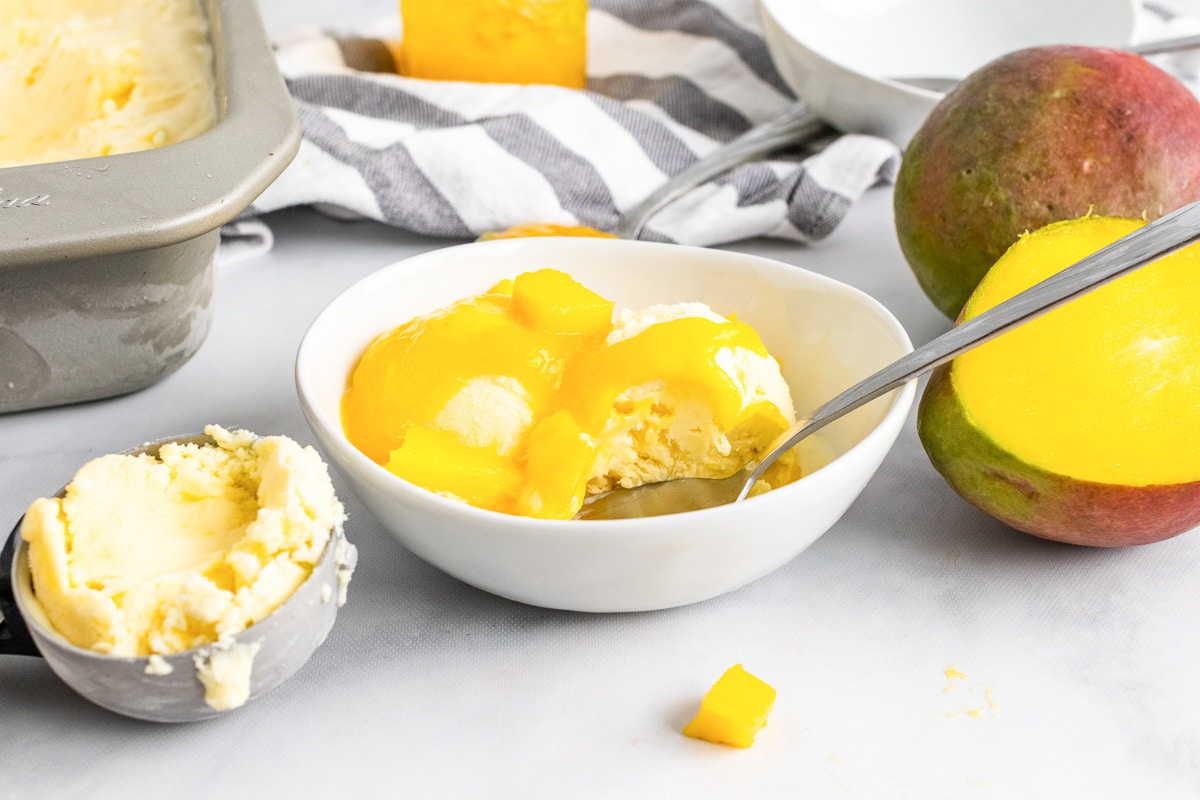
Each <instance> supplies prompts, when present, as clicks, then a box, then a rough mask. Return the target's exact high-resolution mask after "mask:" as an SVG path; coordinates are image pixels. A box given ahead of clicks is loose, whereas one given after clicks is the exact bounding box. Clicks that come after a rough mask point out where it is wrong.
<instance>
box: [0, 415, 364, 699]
mask: <svg viewBox="0 0 1200 800" xmlns="http://www.w3.org/2000/svg"><path fill="white" fill-rule="evenodd" d="M168 442H180V443H192V444H211V443H212V442H213V440H212V439H211V438H209V437H208V436H205V435H194V436H179V437H173V438H170V439H163V440H160V441H156V442H150V443H147V444H144V445H142V446H140V447H137V448H134V449H132V450H127V451H125V454H126V455H137V454H140V453H146V454H149V455H155V454H157V453H158V449H159V448H160V447H161V446H163V445H164V444H167V443H168ZM64 492H65V489H64V490H63V491H62V492H59V495H60V496H61V495H62V494H63V493H64ZM20 529H21V523H20V522H18V523H17V526H16V528H15V529H14V530H13V532H12V534H11V535H10V536H9V538H8V541H7V542H6V543H5V546H4V549H3V552H2V553H0V566H2V568H3V573H2V574H0V612H2V613H3V616H4V619H3V621H2V622H0V655H3V654H10V655H34V656H37V655H40V656H43V657H44V658H45V659H46V661H47V662H48V663H49V665H50V667H51V669H53V670H54V672H55V673H57V674H58V676H59V677H60V678H62V679H63V681H64V682H65V683H66V684H67V685H69V686H70V687H71V688H72V689H74V690H75V691H77V692H78V693H79V694H81V695H83V696H84V697H86V698H87V699H88V700H91V701H92V702H93V703H96V704H97V705H100V706H103V707H104V708H107V709H110V710H112V711H116V712H117V713H120V714H124V715H126V716H129V717H135V718H138V719H145V720H151V721H155V722H192V721H196V720H201V719H206V718H209V717H214V716H217V715H218V714H221V713H224V712H222V711H219V710H217V709H214V708H212V707H210V706H209V705H208V704H207V703H206V701H205V691H204V686H203V685H202V684H201V683H200V681H199V680H198V678H197V672H196V670H197V659H201V660H203V659H205V658H207V657H209V656H211V654H212V652H213V649H212V648H211V647H198V648H194V649H192V650H186V651H183V652H180V653H169V654H165V655H162V656H159V657H156V658H155V659H154V661H153V662H152V661H151V659H150V658H148V657H124V656H110V655H105V654H102V653H97V652H94V651H91V650H85V649H83V648H80V647H76V646H75V645H73V644H70V643H69V642H67V641H66V639H64V638H63V637H61V636H60V635H58V634H57V633H56V632H55V631H54V630H53V628H52V627H51V625H50V623H49V621H48V620H46V619H45V617H44V613H43V612H42V611H41V608H40V605H39V604H38V603H37V600H36V592H35V588H36V587H33V586H32V582H31V578H30V573H29V559H28V549H27V547H26V545H25V542H24V541H22V540H21V535H20ZM341 541H342V535H341V533H340V532H335V535H334V536H332V537H330V541H329V544H328V546H327V547H326V548H325V552H324V553H323V554H322V556H321V559H320V560H319V561H318V562H317V564H316V565H315V566H314V567H313V571H312V574H311V575H310V576H309V577H308V580H306V581H305V582H304V583H303V584H301V586H300V587H299V588H298V589H297V590H296V591H295V593H294V594H292V596H291V597H290V598H288V600H287V601H286V602H284V603H283V605H281V606H279V607H278V608H276V609H275V610H274V611H273V612H271V613H270V614H269V615H268V616H267V617H266V618H265V619H261V620H258V621H257V622H255V623H254V625H252V626H250V627H249V628H246V629H245V630H243V631H242V632H240V633H238V634H236V635H234V636H233V637H231V640H230V641H229V642H223V643H221V646H220V648H219V649H228V648H229V647H237V646H250V647H254V646H257V651H256V652H255V653H254V657H253V666H252V670H251V674H250V699H251V700H252V699H254V697H256V696H259V695H263V694H266V693H267V692H269V691H270V690H271V689H273V688H275V687H276V686H278V685H279V684H280V683H282V682H283V681H284V680H286V679H287V678H288V677H290V676H291V675H292V674H293V673H295V672H296V670H298V669H299V668H300V667H301V666H303V665H304V663H305V662H306V661H307V660H308V658H309V656H311V655H312V653H313V651H314V650H316V648H317V646H318V645H320V644H321V642H322V641H324V639H325V636H326V635H327V634H328V633H329V630H330V628H331V627H332V626H333V622H334V618H335V616H336V614H337V606H338V603H337V598H338V585H339V584H338V570H339V568H341V567H342V566H343V564H344V562H345V561H346V560H351V561H352V558H353V556H352V555H349V556H348V555H347V551H349V552H350V553H352V552H353V549H352V548H348V547H346V548H340V547H339V543H340V542H341ZM349 566H350V568H352V567H353V564H352V563H351V564H350V565H349Z"/></svg>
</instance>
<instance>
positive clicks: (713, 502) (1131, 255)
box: [575, 201, 1200, 520]
mask: <svg viewBox="0 0 1200 800" xmlns="http://www.w3.org/2000/svg"><path fill="white" fill-rule="evenodd" d="M1197 241H1200V201H1198V202H1194V203H1190V204H1188V205H1186V206H1183V207H1182V208H1179V209H1177V210H1175V211H1173V212H1171V213H1170V214H1167V215H1165V216H1163V217H1160V218H1159V219H1157V220H1155V221H1154V222H1151V223H1150V224H1149V225H1146V226H1144V227H1142V228H1139V229H1138V230H1137V231H1134V232H1133V233H1131V234H1129V235H1128V236H1125V237H1123V238H1121V239H1119V240H1117V241H1116V242H1114V243H1113V244H1111V245H1109V246H1108V247H1105V248H1103V249H1102V250H1099V251H1098V252H1096V253H1094V254H1092V255H1090V256H1088V257H1087V258H1085V259H1083V260H1081V261H1079V262H1076V263H1075V264H1073V265H1071V266H1069V267H1067V268H1066V269H1064V270H1062V271H1061V272H1059V273H1057V274H1055V275H1052V276H1051V277H1049V278H1047V279H1046V280H1044V281H1042V282H1041V283H1039V284H1037V285H1035V286H1032V287H1030V288H1029V289H1026V290H1025V291H1023V292H1021V293H1020V294H1018V295H1016V296H1014V297H1012V298H1010V299H1009V300H1006V301H1005V302H1003V303H1001V304H1000V305H998V306H996V307H994V308H992V309H990V310H988V311H985V312H984V313H982V314H980V315H979V316H977V317H974V318H973V319H970V320H968V321H966V322H964V323H962V324H961V325H957V326H956V327H954V328H951V329H950V330H949V331H947V332H946V333H944V334H942V335H941V336H938V337H937V338H935V339H933V340H932V341H930V342H928V343H927V344H925V345H923V346H921V347H919V348H917V349H916V350H914V351H913V352H911V353H909V354H908V355H906V356H904V357H903V358H900V359H898V360H897V361H894V362H892V363H891V364H890V365H888V366H886V367H884V368H883V369H881V370H879V371H878V372H876V373H874V374H873V375H871V376H869V377H867V378H866V379H864V380H863V381H861V382H859V383H857V384H855V385H854V386H851V387H850V388H849V389H847V390H846V391H844V392H842V393H841V394H839V395H838V396H837V397H835V398H833V399H832V400H830V401H829V402H827V403H825V404H824V405H823V406H821V407H820V408H818V409H816V410H815V411H813V412H812V413H811V414H810V415H809V416H807V417H805V418H803V419H801V420H799V421H798V422H797V423H796V424H795V425H793V426H792V427H791V428H789V429H788V430H786V431H784V432H783V433H782V434H780V435H779V437H778V438H776V439H775V441H774V442H772V443H771V444H770V445H769V446H768V447H767V449H766V452H765V455H763V457H762V458H761V459H760V460H758V461H754V462H751V463H749V464H747V465H746V466H744V467H743V468H742V469H741V470H739V471H738V472H736V473H734V474H733V475H731V476H730V477H728V478H723V479H712V478H682V479H678V480H670V481H662V482H659V483H652V484H646V485H645V486H640V487H637V488H634V489H618V490H616V491H613V492H609V493H607V494H603V495H596V496H595V497H593V498H591V499H589V500H588V501H587V502H586V503H585V504H584V506H583V508H582V509H580V511H579V513H578V514H577V515H576V517H575V518H576V519H583V520H604V519H608V520H613V519H627V518H630V517H647V516H657V515H660V514H672V513H679V512H683V511H696V510H699V509H704V508H711V507H713V506H720V505H725V504H728V503H735V502H738V501H741V500H743V499H745V497H746V495H747V494H748V493H749V491H750V488H751V487H752V486H753V485H754V483H755V482H756V481H757V480H758V479H759V478H760V477H761V476H762V474H763V472H764V471H765V470H766V469H767V467H769V466H771V464H773V463H774V462H775V460H776V459H778V458H779V456H781V455H782V454H783V453H785V452H787V451H788V450H790V449H791V448H793V447H795V446H796V445H797V444H798V443H799V442H800V441H801V440H803V439H804V438H806V437H807V436H809V435H810V434H812V433H814V432H816V431H818V430H820V429H821V428H823V427H825V426H826V425H828V424H829V423H831V422H833V421H834V420H837V419H840V418H841V417H843V416H844V415H846V414H848V413H850V412H851V411H853V410H855V409H856V408H859V407H860V406H862V405H864V404H866V403H868V402H870V401H871V400H874V399H875V398H877V397H879V396H881V395H883V394H885V393H886V392H889V391H891V390H892V389H895V388H896V387H899V386H902V385H903V384H905V383H907V382H908V381H910V380H913V379H915V378H917V377H919V376H920V375H923V374H924V373H926V372H928V371H930V370H932V369H933V368H934V367H937V366H938V365H940V364H944V363H946V362H947V361H950V360H951V359H953V358H954V357H955V356H958V355H960V354H962V353H964V352H966V351H968V350H971V349H972V348H974V347H976V346H978V345H980V344H983V343H984V342H987V341H989V340H991V339H994V338H995V337H997V336H999V335H1000V334H1002V333H1004V332H1006V331H1008V330H1011V329H1012V328H1015V327H1017V326H1019V325H1022V324H1024V323H1025V322H1028V321H1029V320H1031V319H1034V318H1035V317H1038V316H1040V315H1041V314H1043V313H1045V312H1046V311H1049V310H1050V309H1053V308H1056V307H1058V306H1060V305H1062V304H1063V303H1066V302H1068V301H1070V300H1072V299H1074V298H1076V297H1078V296H1080V295H1083V294H1086V293H1087V292H1089V291H1091V290H1092V289H1095V288H1097V287H1099V286H1102V285H1103V284H1106V283H1108V282H1110V281H1112V280H1114V279H1116V278H1118V277H1120V276H1121V275H1124V274H1125V273H1127V272H1131V271H1133V270H1135V269H1137V268H1139V267H1142V266H1144V265H1146V264H1148V263H1150V262H1152V261H1155V260H1157V259H1159V258H1161V257H1163V256H1166V255H1169V254H1171V253H1173V252H1175V251H1176V250H1180V249H1182V248H1184V247H1186V246H1188V245H1190V244H1193V243H1195V242H1197Z"/></svg>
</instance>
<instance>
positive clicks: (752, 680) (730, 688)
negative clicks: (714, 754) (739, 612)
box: [683, 664, 775, 747]
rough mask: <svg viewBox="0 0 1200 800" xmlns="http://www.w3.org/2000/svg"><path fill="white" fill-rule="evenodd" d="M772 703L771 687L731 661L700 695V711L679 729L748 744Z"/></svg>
mask: <svg viewBox="0 0 1200 800" xmlns="http://www.w3.org/2000/svg"><path fill="white" fill-rule="evenodd" d="M774 705H775V690H774V689H773V688H771V686H769V685H767V684H766V683H764V682H763V681H762V680H760V679H758V678H756V677H755V676H753V675H751V674H750V673H749V672H746V670H745V669H743V668H742V665H741V664H735V665H734V666H732V667H730V668H729V669H727V670H725V674H724V675H722V676H721V677H720V679H719V680H718V681H717V682H716V683H715V684H713V687H712V688H711V689H709V690H708V693H707V694H706V695H704V699H703V700H702V701H701V702H700V711H699V712H698V713H697V714H696V716H695V718H694V719H693V720H692V721H691V722H689V723H688V724H687V725H686V726H684V729H683V733H684V735H685V736H691V737H692V738H694V739H703V740H705V741H708V742H715V743H717V744H727V745H731V746H733V747H749V746H750V745H752V744H754V735H755V734H756V733H758V731H759V730H760V729H761V728H762V727H763V726H765V725H766V724H767V715H768V714H770V713H771V708H772V707H773V706H774Z"/></svg>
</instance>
